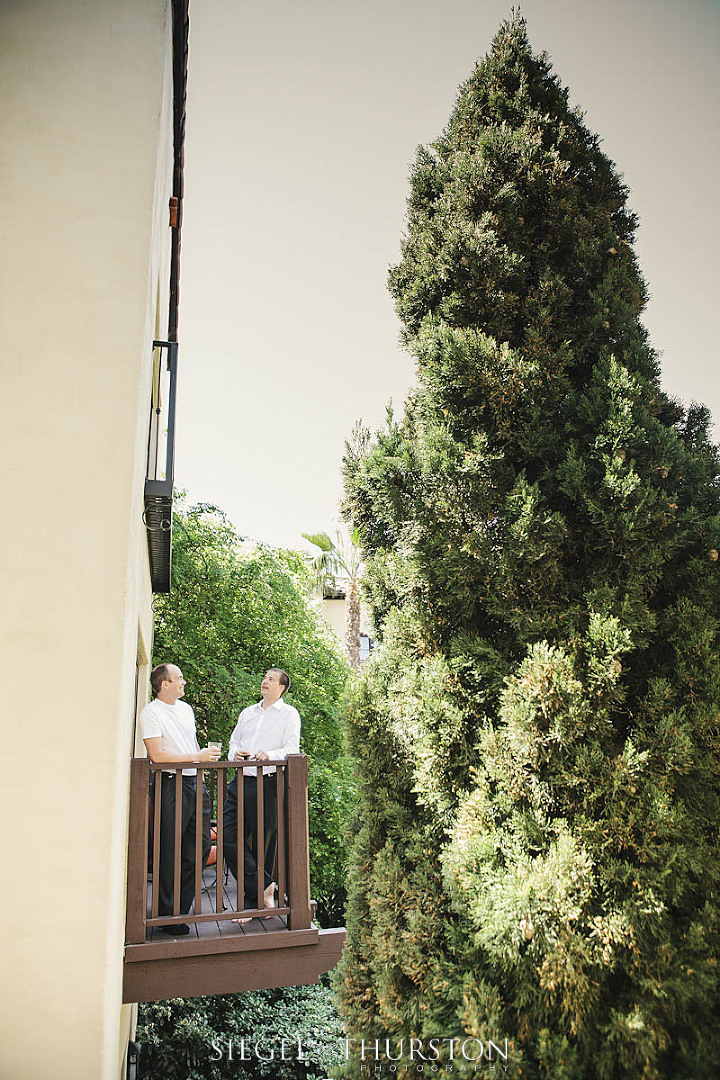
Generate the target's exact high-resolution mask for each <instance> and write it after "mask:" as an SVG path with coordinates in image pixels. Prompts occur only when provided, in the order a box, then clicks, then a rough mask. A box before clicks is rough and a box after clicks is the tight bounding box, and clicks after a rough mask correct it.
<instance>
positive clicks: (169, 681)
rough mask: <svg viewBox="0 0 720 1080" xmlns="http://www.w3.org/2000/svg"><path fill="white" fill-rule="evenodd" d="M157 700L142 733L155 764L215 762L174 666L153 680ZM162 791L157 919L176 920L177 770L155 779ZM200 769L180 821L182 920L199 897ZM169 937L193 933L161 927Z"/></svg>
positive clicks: (143, 718)
mask: <svg viewBox="0 0 720 1080" xmlns="http://www.w3.org/2000/svg"><path fill="white" fill-rule="evenodd" d="M150 683H151V685H152V688H153V690H154V691H155V695H156V696H155V700H154V701H151V702H150V703H149V704H148V705H146V706H145V708H144V709H143V711H142V712H141V713H140V730H141V731H142V735H143V742H144V743H145V747H146V749H147V752H148V756H149V757H150V760H151V761H154V762H157V763H158V764H160V763H163V762H166V761H167V762H171V761H172V762H175V761H177V762H186V761H187V762H194V763H198V762H203V761H216V760H217V758H218V757H219V751H218V750H211V749H209V748H205V749H203V750H201V749H200V746H199V745H198V741H197V736H196V734H195V714H194V712H193V711H192V709H191V708H190V706H189V705H188V704H187V703H186V702H185V701H181V700H180V699H181V698H182V696H183V694H184V693H185V679H184V678H183V673H182V671H181V670H180V668H179V667H177V665H175V664H158V666H157V667H155V668H153V670H152V672H151V674H150ZM156 781H157V784H158V785H160V784H161V785H162V800H161V803H160V875H159V876H160V880H159V881H158V883H157V889H158V914H159V915H172V914H173V894H174V879H175V770H174V769H171V770H163V772H161V773H158V774H156ZM196 783H197V769H195V768H188V769H183V778H182V794H181V800H182V809H181V819H180V832H181V840H180V911H179V914H180V915H185V914H186V913H187V912H188V911H189V910H190V905H191V904H192V901H193V897H194V895H195V807H196V796H195V791H196ZM203 810H204V812H203V826H202V838H203V853H202V856H203V865H205V863H206V861H207V857H208V855H209V853H210V804H209V800H208V797H207V793H206V792H203ZM160 929H161V930H162V931H163V932H164V933H166V934H172V935H173V936H176V937H177V936H183V935H185V934H189V933H190V927H189V926H188V925H187V923H180V924H171V925H168V926H161V927H160Z"/></svg>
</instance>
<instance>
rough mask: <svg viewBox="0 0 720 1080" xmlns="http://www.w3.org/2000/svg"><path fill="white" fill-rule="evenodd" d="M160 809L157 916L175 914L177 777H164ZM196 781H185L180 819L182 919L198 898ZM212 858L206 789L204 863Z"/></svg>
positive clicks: (170, 775) (203, 832)
mask: <svg viewBox="0 0 720 1080" xmlns="http://www.w3.org/2000/svg"><path fill="white" fill-rule="evenodd" d="M161 775H162V803H161V806H160V881H159V884H158V915H172V914H173V895H174V885H175V774H174V773H162V774H161ZM196 783H197V781H196V778H195V777H194V776H183V778H182V795H181V798H182V810H181V819H180V912H179V914H180V915H186V914H187V912H188V911H189V910H190V907H191V905H192V902H193V899H194V897H195V809H196V804H195V792H196ZM209 854H210V800H209V799H208V794H207V790H206V789H205V786H204V785H203V824H202V861H203V866H204V865H205V863H206V862H207V859H208V855H209Z"/></svg>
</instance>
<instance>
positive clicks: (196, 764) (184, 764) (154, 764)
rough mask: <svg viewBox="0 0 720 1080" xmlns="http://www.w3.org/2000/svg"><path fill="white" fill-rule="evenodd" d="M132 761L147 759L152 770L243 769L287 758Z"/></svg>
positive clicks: (275, 762) (301, 755) (295, 755)
mask: <svg viewBox="0 0 720 1080" xmlns="http://www.w3.org/2000/svg"><path fill="white" fill-rule="evenodd" d="M291 756H292V757H306V756H307V755H306V754H293V755H291ZM133 760H134V761H147V763H148V766H149V768H150V769H151V770H152V771H153V772H160V771H162V770H163V769H217V768H225V767H228V766H229V767H230V768H231V769H243V768H245V767H246V766H248V765H252V766H253V767H255V766H257V765H264V766H265V767H266V768H267V766H268V765H276V766H277V765H281V766H282V765H287V758H243V759H242V760H241V761H230V760H228V759H227V758H222V759H221V760H220V761H150V759H149V758H134V759H133Z"/></svg>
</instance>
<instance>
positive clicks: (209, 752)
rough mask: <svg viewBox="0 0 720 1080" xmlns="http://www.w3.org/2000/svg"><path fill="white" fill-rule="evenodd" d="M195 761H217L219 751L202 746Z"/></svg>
mask: <svg viewBox="0 0 720 1080" xmlns="http://www.w3.org/2000/svg"><path fill="white" fill-rule="evenodd" d="M197 759H198V761H219V760H220V751H219V750H216V749H215V747H212V749H211V748H210V747H209V746H204V747H203V748H202V750H199V751H198V756H197Z"/></svg>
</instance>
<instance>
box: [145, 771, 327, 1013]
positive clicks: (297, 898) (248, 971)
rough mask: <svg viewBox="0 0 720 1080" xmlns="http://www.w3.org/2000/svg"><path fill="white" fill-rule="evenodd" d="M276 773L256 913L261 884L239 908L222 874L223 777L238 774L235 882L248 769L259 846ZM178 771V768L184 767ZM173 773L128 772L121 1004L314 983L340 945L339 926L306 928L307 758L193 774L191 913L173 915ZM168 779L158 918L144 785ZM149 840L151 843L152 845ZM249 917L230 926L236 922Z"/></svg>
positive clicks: (157, 805)
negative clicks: (265, 796) (166, 867)
mask: <svg viewBox="0 0 720 1080" xmlns="http://www.w3.org/2000/svg"><path fill="white" fill-rule="evenodd" d="M269 766H273V767H274V768H275V770H276V772H277V779H276V780H275V781H273V783H276V785H277V809H278V815H277V817H278V820H277V841H278V843H277V849H278V853H277V859H276V864H275V870H276V875H275V880H276V881H277V883H278V905H279V906H278V907H276V908H273V909H271V910H272V914H269V909H267V908H265V907H264V905H263V896H262V891H261V883H259V885H258V896H257V898H256V901H257V906H256V907H255V908H253V909H250V910H247V909H246V910H241V909H242V897H241V900H240V903H238V893H237V882H236V881H235V878H234V877H233V875H232V874H230V873H229V872H228V870H227V868H226V867H225V866H224V859H223V849H224V847H225V844H226V842H228V841H227V834H226V829H225V822H224V814H223V808H224V805H225V796H226V792H227V785H228V779H229V777H230V776H231V775H232V772H231V770H232V771H234V770H235V769H236V768H237V770H238V820H237V837H236V841H237V850H238V876H239V877H240V879H241V880H242V878H243V855H242V848H243V844H242V839H243V814H242V807H243V799H242V795H241V789H242V787H243V784H244V776H246V775H247V774H248V773H249V772H251V773H254V771H255V770H257V774H258V778H257V787H258V799H257V822H256V831H257V836H258V847H259V849H260V850H262V847H263V836H264V822H263V800H262V798H260V792H261V791H262V788H263V784H264V783H267V782H268V779H267V778H268V767H269ZM185 767H186V768H187V766H185ZM182 768H183V767H182V765H177V766H172V765H167V764H165V765H163V766H159V765H153V764H152V763H151V762H150V761H149V760H147V759H146V758H135V759H134V760H133V762H132V766H131V781H130V831H129V849H128V890H127V914H126V931H125V942H126V944H125V965H124V982H123V1000H124V1001H126V1002H131V1001H161V1000H164V999H166V998H172V997H195V996H198V995H204V994H224V993H235V992H238V991H243V990H258V989H264V988H268V987H276V986H298V985H301V984H304V983H314V982H317V980H318V977H319V976H320V975H321V974H322V973H323V972H325V971H329V970H330V969H331V968H333V967H334V966H335V964H336V963H337V962H338V960H339V959H340V953H341V952H342V947H343V944H344V941H345V930H344V929H342V928H339V929H332V930H321V929H318V927H317V926H315V924H314V923H313V920H312V914H313V909H312V905H311V900H310V875H309V865H310V864H309V854H308V811H307V758H306V757H305V755H304V754H296V755H290V756H289V757H288V758H287V760H286V761H276V762H260V761H255V760H248V761H246V762H244V763H243V764H242V766H235V765H231V764H230V762H227V761H222V762H217V763H213V764H206V765H205V766H203V768H202V769H200V768H199V769H198V775H197V785H196V790H195V800H196V803H195V852H196V858H195V885H194V903H193V906H192V909H191V912H190V913H188V914H180V865H181V846H180V817H181V810H180V803H181V799H180V797H179V795H180V791H181V785H182ZM168 769H173V770H174V772H175V781H174V783H175V792H176V799H175V837H176V840H175V850H174V866H175V871H174V913H173V915H168V916H164V917H163V916H160V915H158V895H157V889H155V888H153V882H157V881H158V876H159V866H160V818H161V813H162V790H163V785H162V784H161V783H160V782H159V781H158V783H157V785H156V797H155V800H154V803H153V802H152V800H151V777H152V776H153V774H156V775H159V774H160V773H161V770H165V771H167V770H168ZM204 787H205V789H206V791H207V796H208V798H209V801H210V809H211V816H212V817H213V818H214V819H215V820H216V821H217V826H216V829H217V838H216V852H215V855H216V861H215V864H214V865H208V866H205V867H203V866H202V847H203V845H202V828H203V802H204V791H203V788H204ZM151 837H152V840H151ZM241 917H242V918H245V919H249V920H250V921H248V922H245V923H239V922H237V921H233V920H237V919H239V918H241ZM176 924H186V925H188V926H189V927H190V934H189V935H188V936H185V937H173V936H172V935H168V934H166V933H165V932H163V931H161V927H172V926H173V925H176Z"/></svg>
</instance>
